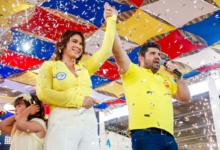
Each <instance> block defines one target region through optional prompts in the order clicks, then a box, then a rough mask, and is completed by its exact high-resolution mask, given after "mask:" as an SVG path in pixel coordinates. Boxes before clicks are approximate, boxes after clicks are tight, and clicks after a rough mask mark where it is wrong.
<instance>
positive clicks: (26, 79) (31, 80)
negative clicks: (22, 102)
mask: <svg viewBox="0 0 220 150" xmlns="http://www.w3.org/2000/svg"><path fill="white" fill-rule="evenodd" d="M36 78H37V75H36V74H35V73H32V72H26V73H24V74H22V75H20V76H18V77H9V78H7V79H8V80H11V81H14V82H19V83H22V84H28V85H32V86H36Z"/></svg>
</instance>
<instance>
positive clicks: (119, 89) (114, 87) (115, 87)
mask: <svg viewBox="0 0 220 150" xmlns="http://www.w3.org/2000/svg"><path fill="white" fill-rule="evenodd" d="M95 90H99V91H106V92H109V93H112V94H114V95H115V96H117V97H118V98H119V97H121V94H123V93H124V89H123V86H122V85H120V84H118V83H117V82H115V81H112V82H110V83H109V84H107V85H105V86H103V87H99V88H95Z"/></svg>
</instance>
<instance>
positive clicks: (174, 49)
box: [155, 29, 206, 59]
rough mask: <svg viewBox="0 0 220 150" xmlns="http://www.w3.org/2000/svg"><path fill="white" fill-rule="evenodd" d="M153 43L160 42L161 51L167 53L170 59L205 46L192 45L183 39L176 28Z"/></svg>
mask: <svg viewBox="0 0 220 150" xmlns="http://www.w3.org/2000/svg"><path fill="white" fill-rule="evenodd" d="M155 43H158V44H160V45H161V51H162V52H164V53H166V54H168V56H169V57H170V58H171V59H174V58H176V57H178V56H180V55H181V54H183V53H187V52H190V51H193V50H196V49H200V48H205V47H206V46H202V45H193V44H192V43H191V42H190V41H189V40H187V39H184V37H183V36H182V35H181V34H180V32H179V31H178V29H176V30H174V31H173V32H172V33H170V34H169V35H168V36H167V37H165V38H163V39H161V40H159V41H157V42H155Z"/></svg>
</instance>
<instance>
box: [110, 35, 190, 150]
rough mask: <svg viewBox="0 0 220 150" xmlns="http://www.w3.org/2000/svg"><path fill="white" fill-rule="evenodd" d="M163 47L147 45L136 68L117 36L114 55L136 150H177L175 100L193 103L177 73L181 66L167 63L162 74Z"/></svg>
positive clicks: (140, 51) (143, 48)
mask: <svg viewBox="0 0 220 150" xmlns="http://www.w3.org/2000/svg"><path fill="white" fill-rule="evenodd" d="M160 51H161V49H160V45H159V44H156V43H151V42H150V43H147V44H145V45H144V46H142V47H141V48H140V50H139V54H138V55H139V57H138V59H139V66H138V65H135V64H133V63H132V62H131V61H130V59H129V57H128V55H127V54H126V52H125V51H123V49H122V46H121V43H120V39H119V37H118V34H117V33H116V37H115V41H114V45H113V54H114V56H115V59H116V62H117V65H118V67H119V73H120V74H121V75H122V81H123V86H124V91H125V97H126V102H127V105H128V110H129V130H130V131H131V138H132V148H133V150H177V149H178V147H177V144H176V141H175V139H174V137H173V106H172V98H175V99H177V100H179V101H181V102H190V98H191V96H190V92H189V89H188V87H187V84H186V83H185V81H184V80H183V79H182V77H179V76H177V75H176V74H174V73H173V70H175V69H177V70H179V68H178V66H177V65H175V64H172V63H167V65H166V71H167V72H169V73H170V74H172V75H174V77H175V78H176V81H177V83H175V82H174V81H173V79H172V78H171V77H169V76H167V75H164V74H161V73H158V70H159V68H160V61H161V58H160Z"/></svg>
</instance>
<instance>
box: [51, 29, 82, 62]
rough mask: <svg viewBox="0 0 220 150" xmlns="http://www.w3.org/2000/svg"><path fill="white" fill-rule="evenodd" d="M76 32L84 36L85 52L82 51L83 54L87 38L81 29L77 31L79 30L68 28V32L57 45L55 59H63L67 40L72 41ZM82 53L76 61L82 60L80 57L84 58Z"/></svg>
mask: <svg viewBox="0 0 220 150" xmlns="http://www.w3.org/2000/svg"><path fill="white" fill-rule="evenodd" d="M75 34H78V35H79V36H81V38H82V46H83V47H82V49H83V52H82V55H83V54H84V53H85V38H84V36H83V33H82V32H80V31H77V30H67V31H66V32H64V33H63V34H62V35H61V37H60V38H59V40H58V41H57V43H56V45H55V49H56V52H55V54H56V57H55V60H56V61H58V60H62V58H63V50H64V49H65V48H66V45H67V42H69V41H70V38H71V37H72V36H73V35H75ZM82 55H81V56H79V57H78V58H77V59H76V63H77V64H78V62H79V61H80V59H81V58H82Z"/></svg>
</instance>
